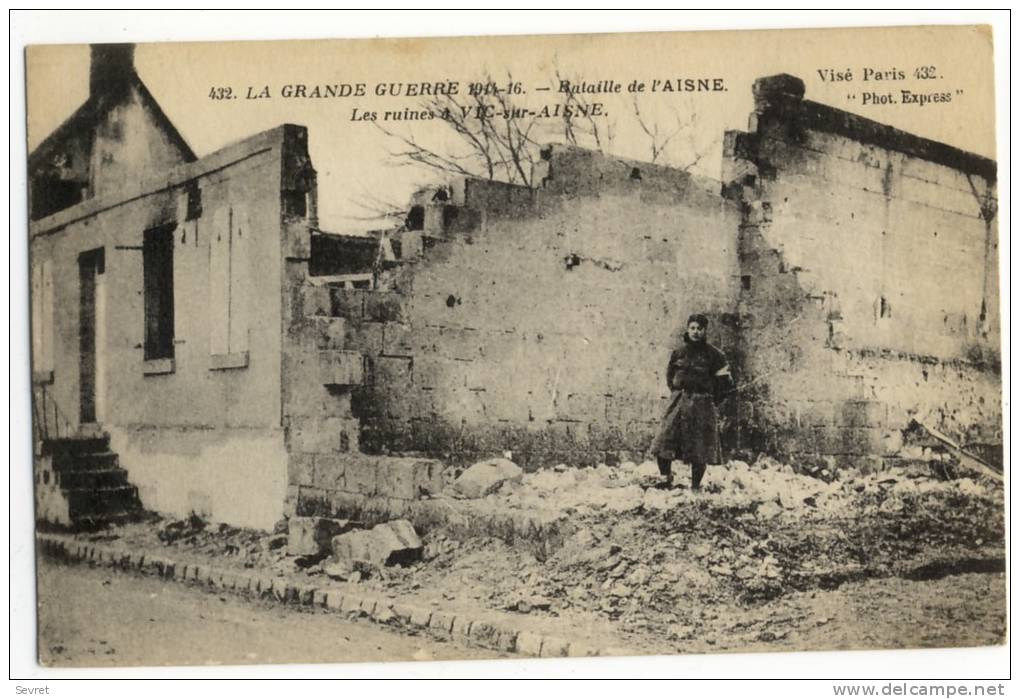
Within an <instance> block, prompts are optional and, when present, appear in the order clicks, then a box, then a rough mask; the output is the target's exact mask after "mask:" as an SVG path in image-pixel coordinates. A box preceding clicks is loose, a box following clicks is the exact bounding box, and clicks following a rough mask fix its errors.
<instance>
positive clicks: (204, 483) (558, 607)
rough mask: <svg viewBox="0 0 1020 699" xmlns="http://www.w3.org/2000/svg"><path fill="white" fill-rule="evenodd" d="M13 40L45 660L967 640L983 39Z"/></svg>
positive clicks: (991, 487)
mask: <svg viewBox="0 0 1020 699" xmlns="http://www.w3.org/2000/svg"><path fill="white" fill-rule="evenodd" d="M26 66H27V100H28V141H29V143H28V149H29V156H28V162H27V173H28V197H29V204H28V207H29V221H28V222H27V225H28V237H29V252H30V258H29V266H30V283H31V337H32V345H31V346H32V355H31V361H32V398H33V401H32V408H33V413H32V417H33V445H34V482H35V515H36V521H37V531H36V547H37V553H38V624H39V625H38V657H39V662H40V663H41V664H43V665H46V666H117V665H205V664H245V663H249V664H250V663H284V662H286V663H295V662H299V663H320V662H349V661H392V660H412V659H413V660H431V659H436V660H439V659H471V658H503V657H539V658H545V657H580V656H618V655H653V654H654V655H663V654H667V655H668V654H690V653H714V652H733V651H771V652H781V651H793V650H842V649H888V648H934V647H959V646H987V645H995V644H1001V643H1003V642H1004V641H1005V634H1006V591H1007V587H1006V577H1005V547H1004V498H1005V490H1004V486H1003V472H1004V464H1003V461H1004V459H1003V452H1002V445H1003V419H1002V415H1003V410H1002V381H1001V366H1000V362H1001V361H1002V359H1001V350H1000V295H999V252H998V250H999V234H1000V233H999V224H998V215H997V203H998V195H997V189H996V186H997V185H996V183H997V174H996V173H997V163H996V160H995V152H996V151H995V109H994V107H995V99H994V98H995V85H994V81H993V78H994V74H993V36H992V30H991V29H990V28H989V27H985V26H921V27H897V28H844V29H810V30H807V29H801V30H783V31H771V30H770V31H731V32H691V33H645V34H602V35H562V36H530V37H527V36H518V37H478V38H444V39H385V40H383V39H380V40H322V41H289V42H288V41H279V42H233V43H166V44H146V43H137V44H131V43H121V44H92V45H33V46H30V47H28V49H27V54H26ZM26 468H27V467H26Z"/></svg>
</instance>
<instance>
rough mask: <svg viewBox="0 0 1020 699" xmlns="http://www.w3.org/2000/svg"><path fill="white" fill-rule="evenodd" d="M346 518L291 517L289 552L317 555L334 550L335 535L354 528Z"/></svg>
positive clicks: (288, 538)
mask: <svg viewBox="0 0 1020 699" xmlns="http://www.w3.org/2000/svg"><path fill="white" fill-rule="evenodd" d="M355 526H356V525H354V524H352V523H351V522H350V520H346V519H329V518H326V517H291V518H290V523H289V528H288V532H287V553H288V554H290V555H291V556H317V555H320V554H325V553H329V552H330V551H331V550H332V541H333V537H334V536H337V535H339V534H343V533H344V532H348V531H350V530H351V529H354V528H355Z"/></svg>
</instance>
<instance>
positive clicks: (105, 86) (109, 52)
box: [89, 44, 135, 96]
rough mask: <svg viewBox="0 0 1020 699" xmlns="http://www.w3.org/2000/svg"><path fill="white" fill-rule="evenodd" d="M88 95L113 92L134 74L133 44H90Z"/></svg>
mask: <svg viewBox="0 0 1020 699" xmlns="http://www.w3.org/2000/svg"><path fill="white" fill-rule="evenodd" d="M89 48H90V49H91V50H92V61H91V63H90V65H89V95H90V96H95V95H97V94H99V93H101V92H113V91H116V90H117V89H118V88H120V87H122V86H123V85H125V84H126V83H127V81H128V79H129V78H131V77H132V76H133V75H135V45H134V44H92V45H91V46H90V47H89Z"/></svg>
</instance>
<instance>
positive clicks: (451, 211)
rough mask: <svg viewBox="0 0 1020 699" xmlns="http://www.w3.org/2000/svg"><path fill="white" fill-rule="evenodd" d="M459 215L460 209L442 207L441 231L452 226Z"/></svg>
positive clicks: (448, 206)
mask: <svg viewBox="0 0 1020 699" xmlns="http://www.w3.org/2000/svg"><path fill="white" fill-rule="evenodd" d="M459 215H460V209H459V208H457V207H456V206H451V205H449V204H447V205H446V206H444V207H443V229H444V230H445V229H447V228H449V227H450V226H452V225H453V224H454V222H455V221H456V220H457V217H458V216H459Z"/></svg>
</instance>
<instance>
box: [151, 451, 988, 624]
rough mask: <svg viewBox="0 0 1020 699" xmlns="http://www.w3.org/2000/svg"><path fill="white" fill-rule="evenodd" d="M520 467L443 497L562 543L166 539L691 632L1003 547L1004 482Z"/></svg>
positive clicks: (203, 530) (373, 584)
mask: <svg viewBox="0 0 1020 699" xmlns="http://www.w3.org/2000/svg"><path fill="white" fill-rule="evenodd" d="M511 467H513V468H511ZM515 469H516V467H515V466H514V465H513V463H512V462H510V461H508V460H505V459H500V460H493V461H490V462H485V463H484V465H483V466H481V467H479V468H473V469H468V470H467V471H465V473H464V474H462V476H461V478H464V477H465V476H467V478H464V483H463V484H461V485H457V483H454V484H453V486H451V487H452V488H455V489H456V492H452V493H446V494H443V495H440V496H437V497H440V498H445V499H447V500H448V501H449V502H450V503H451V505H453V506H456V504H457V503H458V502H462V501H463V500H464V499H465V498H469V495H468V493H470V502H469V503H462V504H464V505H468V504H470V506H471V507H473V508H476V509H477V508H482V509H485V508H487V507H491V509H492V510H493V511H494V512H496V511H499V512H505V511H506V510H508V509H509V510H523V511H530V510H537V511H543V512H550V511H553V512H556V513H558V516H559V517H560V518H561V519H560V521H561V522H563V523H564V525H565V529H564V531H566V532H567V534H566V536H565V537H563V538H562V539H561V540H558V541H557V542H556V546H555V547H549V548H547V549H543V550H541V551H538V550H536V549H534V548H530V549H529V548H527V547H523V546H519V545H515V544H514V541H513V539H505V538H504V539H501V538H495V537H486V536H472V537H465V536H463V535H459V534H458V535H455V534H454V532H453V531H452V530H447V529H444V528H443V527H442V526H437V527H435V528H432V529H431V530H429V531H415V528H414V526H413V525H412V524H411V523H410V522H408V521H405V520H397V521H393V522H388V523H382V524H379V525H377V526H375V527H373V528H370V529H369V528H365V527H364V526H363V525H361V524H360V523H356V522H348V521H346V520H329V519H321V518H299V517H294V518H291V521H290V522H289V524H288V526H286V527H285V526H282V525H281V527H279V528H278V531H276V532H274V533H272V534H268V535H267V534H260V533H258V532H250V531H245V530H239V529H235V528H231V527H225V526H214V525H206V524H205V523H204V522H202V521H201V520H199V519H197V518H194V517H193V518H190V519H188V520H182V521H179V522H168V523H165V524H163V525H162V526H161V527H160V528H159V529H158V531H157V532H156V536H157V538H158V539H159V540H160V542H161V543H162V545H164V546H172V547H176V548H179V549H191V550H193V551H196V552H201V553H204V554H211V555H215V556H217V557H220V558H221V559H227V560H232V561H234V562H235V563H236V564H238V565H243V566H246V567H252V566H260V567H268V568H270V569H272V570H274V571H275V572H276V573H277V574H282V575H294V574H301V575H308V576H312V577H313V578H319V579H332V580H340V581H345V582H347V583H357V584H359V585H362V586H368V587H369V588H372V589H375V590H378V591H381V592H384V593H385V594H387V595H391V596H400V595H403V594H406V595H418V596H421V595H431V596H434V597H435V598H436V599H447V600H461V601H467V602H470V603H472V604H476V605H480V606H483V607H487V608H491V609H498V610H503V611H507V612H514V613H519V614H529V615H542V616H548V617H556V616H570V617H572V618H585V617H587V618H590V617H591V616H592V615H595V616H597V617H599V618H603V619H607V620H612V621H614V622H616V623H618V624H620V628H621V630H623V631H632V632H634V633H654V634H657V635H660V636H661V637H664V638H671V639H674V640H677V641H683V640H684V639H688V638H690V636H691V635H692V634H694V633H695V630H696V629H697V628H699V626H700V625H701V624H704V623H707V622H708V621H710V620H711V615H713V614H716V613H719V612H717V610H719V609H722V608H727V607H728V608H731V609H735V608H741V607H744V608H746V607H747V605H755V604H758V603H763V602H766V601H768V600H774V599H776V598H781V597H783V596H784V595H787V594H788V593H792V592H797V591H810V590H816V589H829V588H835V587H838V586H839V585H841V584H842V583H844V582H847V581H853V580H861V579H865V578H875V577H888V576H898V577H903V578H908V579H926V578H933V577H940V576H943V575H947V574H951V573H953V572H967V571H968V570H971V569H973V570H978V569H980V566H982V565H985V564H988V563H989V562H991V563H992V564H994V565H993V567H994V566H996V565H998V562H999V561H1001V559H1002V557H1003V555H1004V551H1003V541H1004V522H1003V516H1004V508H1003V490H1002V486H1001V484H998V483H995V482H994V481H992V480H987V479H971V478H963V479H959V480H939V479H938V478H936V477H934V476H933V475H932V474H931V473H928V472H926V471H925V470H923V469H921V470H918V469H916V468H914V469H909V468H892V469H888V470H885V471H882V472H880V473H874V474H870V475H858V476H853V477H846V478H845V479H843V480H834V481H831V482H825V481H822V480H818V479H815V478H812V477H810V476H807V475H803V474H800V473H797V472H796V470H795V469H794V468H791V467H790V466H788V465H784V464H781V463H779V462H776V461H774V460H772V459H768V458H763V459H760V460H758V461H757V462H755V463H754V464H747V463H745V462H741V461H731V462H730V463H728V464H726V465H724V466H715V467H711V468H710V469H709V471H708V474H707V476H706V479H705V483H704V490H703V491H702V492H699V493H694V492H691V491H690V490H689V489H688V488H686V487H684V486H685V484H686V483H687V480H686V479H687V476H686V474H685V473H684V472H683V470H678V472H677V473H676V474H675V475H676V481H677V482H678V483H679V487H677V488H676V489H672V490H660V489H657V488H656V487H654V486H655V485H656V484H657V483H659V481H661V477H660V476H659V474H658V469H657V467H656V465H655V464H654V463H653V462H645V463H642V464H633V463H625V464H622V465H621V466H619V467H614V468H611V467H608V466H604V465H601V466H598V467H595V468H586V469H573V468H567V467H559V468H555V469H551V470H545V471H540V472H537V473H527V474H525V473H521V472H519V471H516V470H515ZM150 530H151V528H150ZM150 536H151V534H150ZM968 566H969V567H968ZM320 576H321V578H320Z"/></svg>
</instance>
